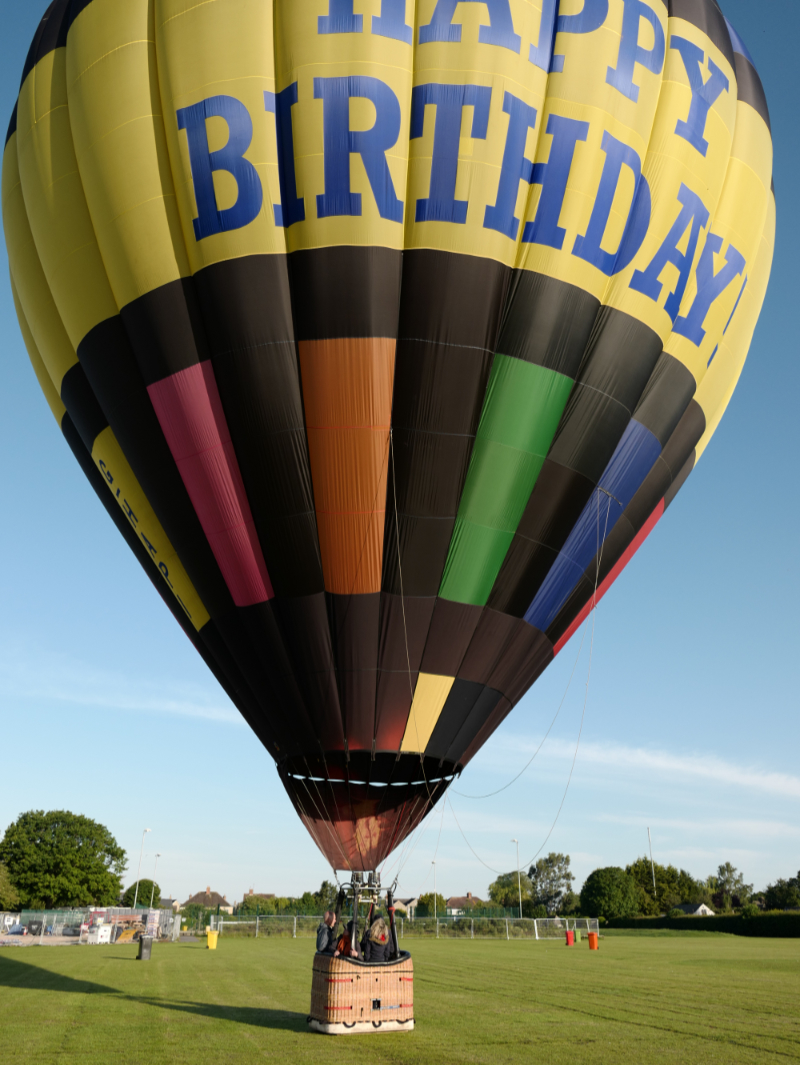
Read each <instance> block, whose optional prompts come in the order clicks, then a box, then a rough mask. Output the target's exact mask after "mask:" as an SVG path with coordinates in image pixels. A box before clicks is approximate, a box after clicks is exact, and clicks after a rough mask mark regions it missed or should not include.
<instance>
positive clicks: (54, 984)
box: [0, 933, 800, 1065]
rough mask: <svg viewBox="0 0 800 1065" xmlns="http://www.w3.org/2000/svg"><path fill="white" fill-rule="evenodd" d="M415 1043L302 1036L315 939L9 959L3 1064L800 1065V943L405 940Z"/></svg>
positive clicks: (28, 951) (2, 961) (1, 1000)
mask: <svg viewBox="0 0 800 1065" xmlns="http://www.w3.org/2000/svg"><path fill="white" fill-rule="evenodd" d="M405 945H406V946H408V947H410V948H411V949H412V951H413V955H414V962H415V969H416V974H415V1003H416V1008H415V1012H416V1016H417V1025H418V1027H417V1029H416V1031H415V1032H414V1033H412V1034H406V1035H380V1036H378V1035H376V1036H358V1037H355V1036H354V1037H351V1038H347V1039H332V1038H325V1037H322V1036H314V1035H310V1034H308V1033H307V1031H306V1013H307V1010H308V1003H309V993H310V983H311V957H312V951H313V943H312V941H310V940H285V939H277V938H275V939H269V938H262V939H258V940H234V939H225V938H224V936H223V938H222V939H221V940H220V944H219V949H218V950H217V951H216V952H212V951H207V950H205V947H204V945H203V944H202V943H201V942H198V943H196V944H194V943H189V944H168V945H159V944H156V946H155V947H154V949H153V957H152V960H151V961H150V962H137V961H136V960H135V955H136V948H135V947H69V948H63V949H58V948H55V947H53V948H46V947H43V948H38V947H29V948H25V949H9V950H3V951H0V1006H2V1009H1V1010H0V1061H1V1062H3V1065H7V1063H13V1065H18V1063H22V1062H25V1065H29V1063H34V1065H39V1063H45V1062H47V1063H53V1062H57V1063H61V1062H63V1063H70V1065H72V1063H75V1065H139V1063H141V1065H145V1063H147V1065H167V1063H169V1065H183V1063H184V1062H185V1063H187V1065H188V1063H192V1065H197V1063H203V1065H216V1063H226V1065H227V1063H231V1065H239V1063H242V1065H243V1063H245V1062H247V1063H250V1062H257V1061H262V1060H263V1061H269V1062H271V1063H275V1065H282V1063H284V1062H286V1063H289V1062H291V1063H295V1062H297V1063H305V1062H308V1063H317V1062H319V1063H322V1062H334V1063H336V1062H348V1063H351V1062H352V1063H359V1062H362V1061H363V1062H367V1061H368V1062H370V1063H377V1065H382V1063H386V1065H401V1063H417V1062H419V1063H422V1062H424V1063H434V1062H436V1063H439V1062H441V1063H446V1065H450V1063H464V1065H467V1063H470V1065H471V1063H486V1065H503V1063H506V1062H522V1061H526V1062H527V1061H530V1060H531V1059H534V1060H536V1061H537V1062H544V1063H547V1065H551V1063H552V1065H561V1063H564V1065H567V1063H569V1065H582V1063H584V1062H592V1063H594V1062H603V1063H613V1065H627V1063H631V1065H633V1063H635V1065H643V1063H647V1065H650V1063H653V1062H665V1063H666V1062H670V1063H671V1062H675V1063H681V1065H682V1063H685V1062H690V1063H692V1065H698V1063H702V1065H705V1063H708V1065H716V1063H720V1065H723V1063H724V1065H730V1063H738V1062H742V1063H750V1062H752V1063H763V1062H769V1061H775V1062H780V1061H786V1060H790V1061H800V1010H799V1009H798V1003H800V940H775V939H769V940H767V939H758V940H756V939H745V938H741V937H734V936H727V935H719V934H714V933H708V934H703V933H686V934H683V935H672V936H652V937H649V936H640V935H637V934H635V933H634V934H630V935H623V934H619V933H618V934H612V935H609V936H608V937H606V938H604V939H603V940H601V948H600V951H599V952H597V953H594V952H590V951H589V950H588V948H587V946H586V944H585V943H583V944H581V945H580V946H577V947H573V948H571V949H566V948H565V946H564V945H563V944H562V943H560V942H558V941H553V942H548V943H543V942H539V943H536V942H530V941H513V940H512V941H510V942H505V941H500V942H491V941H490V942H482V941H479V940H474V941H469V940H439V941H435V940H434V941H430V940H419V941H415V940H412V939H410V938H409V939H407V940H406V943H405Z"/></svg>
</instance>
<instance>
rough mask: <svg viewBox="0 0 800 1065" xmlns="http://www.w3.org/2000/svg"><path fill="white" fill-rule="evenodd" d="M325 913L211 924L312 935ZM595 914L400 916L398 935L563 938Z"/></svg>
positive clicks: (227, 929)
mask: <svg viewBox="0 0 800 1065" xmlns="http://www.w3.org/2000/svg"><path fill="white" fill-rule="evenodd" d="M321 920H322V916H317V917H283V916H280V917H279V916H275V915H268V916H263V917H261V916H259V917H252V916H249V917H227V916H225V915H220V916H219V917H217V916H212V917H211V928H212V930H213V931H216V932H219V933H220V934H221V935H225V936H239V937H244V938H258V937H259V936H282V937H284V938H292V939H313V938H314V937H315V936H316V934H317V928H318V927H319V923H320V921H321ZM598 930H599V928H598V922H597V920H596V918H593V917H547V918H535V919H534V918H525V917H523V918H521V919H520V918H519V917H439V918H438V919H436V918H434V917H418V918H416V919H415V920H413V921H412V920H408V919H406V918H403V917H400V918H398V920H397V936H398V939H533V940H538V939H563V938H564V934H565V933H566V932H568V931H570V932H575V931H578V932H581V933H584V934H585V933H588V932H597V931H598Z"/></svg>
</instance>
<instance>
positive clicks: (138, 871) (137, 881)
mask: <svg viewBox="0 0 800 1065" xmlns="http://www.w3.org/2000/svg"><path fill="white" fill-rule="evenodd" d="M149 831H150V829H149V828H146V829H145V830H144V832H142V845H141V847H140V848H139V868H138V869H137V871H136V891H135V892H134V895H133V908H134V910H135V909H136V903H137V902H138V901H139V878H140V876H141V874H142V855H143V854H144V837H145V836H146V835H147V833H148V832H149Z"/></svg>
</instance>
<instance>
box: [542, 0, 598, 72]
mask: <svg viewBox="0 0 800 1065" xmlns="http://www.w3.org/2000/svg"><path fill="white" fill-rule="evenodd" d="M607 18H608V0H583V8H582V9H581V10H580V11H579V12H578V13H577V15H559V16H558V19H557V21H556V33H581V34H582V33H594V31H595V30H599V29H600V27H601V26H602V25H603V23H604V22H605V20H606V19H607ZM540 40H541V37H540ZM563 69H564V56H563V55H554V56H553V59H552V61H551V63H550V70H551V71H553V73H554V74H560V73H561V72H562V71H563Z"/></svg>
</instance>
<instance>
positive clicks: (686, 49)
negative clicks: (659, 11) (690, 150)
mask: <svg viewBox="0 0 800 1065" xmlns="http://www.w3.org/2000/svg"><path fill="white" fill-rule="evenodd" d="M669 46H670V48H674V49H675V51H676V52H680V56H681V59H682V60H683V65H684V67H685V68H686V74H687V76H688V78H689V85H690V87H691V90H692V102H691V105H690V107H689V117H688V118H687V119H686V121H685V122H684V120H683V119H682V118H681V119H678V124H677V125H676V126H675V132H676V133H677V135H678V136H679V137H683V139H684V140H686V141H688V142H689V144H691V145H692V146H693V147H694V148H696V149H697V150H698V152H700V154H701V155H702V156H705V154H706V152H707V151H708V141H707V140H706V139H705V136H704V134H705V131H706V123H707V122H708V112H709V111H710V110H711V108H712V107H713V106H714V104H715V103H716V102H717V100H718V99H719V98H720V96H722V94H723V93H724V92H728V90H729V89H730V83H729V81H728V79H727V78H726V76H725V75H724V74H723V73H722V71H721V70H720V69H719V67H718V66H717V64H716V63H715V62H714V60H713V59H712V58H711V56H709V57H708V70H709V76H708V81H704V80H703V60H704V59H705V53H704V52H703V49H702V48H698V47H697V45H696V44H692V42H691V41H687V40H686V38H685V37H670V41H669Z"/></svg>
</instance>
